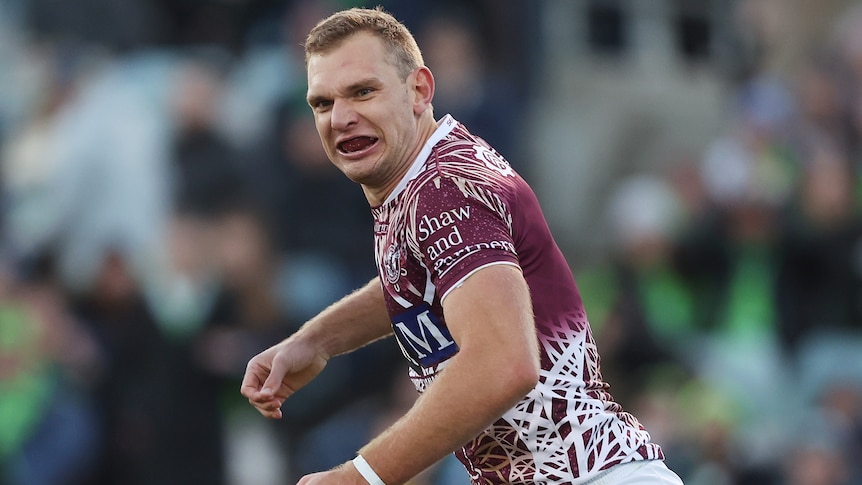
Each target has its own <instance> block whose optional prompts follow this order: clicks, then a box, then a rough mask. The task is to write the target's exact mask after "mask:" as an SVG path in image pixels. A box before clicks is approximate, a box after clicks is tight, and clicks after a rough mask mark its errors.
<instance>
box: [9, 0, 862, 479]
mask: <svg viewBox="0 0 862 485" xmlns="http://www.w3.org/2000/svg"><path fill="white" fill-rule="evenodd" d="M380 3H382V4H383V5H384V6H386V7H387V8H388V9H389V10H390V11H392V12H393V13H395V14H396V15H397V16H399V17H400V18H402V19H403V20H404V21H405V22H406V23H407V24H408V26H409V27H410V28H411V30H412V31H413V32H414V33H415V34H416V35H417V36H418V38H419V41H420V45H421V46H422V47H423V50H424V52H425V55H426V62H427V63H428V64H429V66H430V67H431V68H432V70H433V71H434V73H435V76H436V79H437V90H438V92H437V97H436V99H435V110H436V113H437V114H438V115H442V114H444V113H447V112H449V113H452V114H453V115H454V116H455V117H456V118H457V119H459V120H461V121H464V122H465V123H466V124H467V125H468V126H469V127H470V128H471V129H472V130H473V131H474V132H475V133H477V134H479V135H481V136H483V137H485V138H486V139H488V140H489V141H490V142H491V143H492V144H493V145H494V146H495V147H496V148H498V150H499V151H500V152H502V153H503V154H504V155H505V156H506V157H507V158H509V159H510V161H511V162H512V164H513V165H514V166H515V167H516V168H517V169H518V170H519V171H521V172H522V173H523V174H524V176H525V177H526V178H527V179H528V180H529V181H530V182H531V183H532V184H533V185H534V187H535V188H536V190H537V192H538V194H539V197H540V199H541V200H542V202H543V204H544V206H545V209H546V214H547V216H548V219H549V222H550V224H551V227H552V229H553V231H554V233H555V234H556V236H557V238H558V241H559V242H560V244H561V246H562V247H563V249H564V251H565V252H566V254H567V256H568V257H569V260H570V262H571V264H572V268H573V270H574V272H575V276H576V278H577V279H578V282H579V286H580V287H581V290H582V293H583V294H584V297H585V301H586V308H587V311H588V313H589V315H590V319H591V322H592V325H593V329H594V332H595V334H596V337H597V340H598V343H599V346H600V348H601V351H602V355H603V366H604V370H605V376H606V378H607V380H608V381H610V382H611V384H612V391H613V394H614V395H615V397H616V398H617V400H619V401H620V402H621V403H622V404H623V405H624V406H625V407H626V408H628V409H629V410H631V411H633V412H634V413H635V414H636V415H638V416H639V417H640V419H641V420H642V421H643V422H644V423H645V424H646V426H647V427H648V428H649V429H650V430H651V431H652V433H653V436H654V438H655V440H656V441H657V442H659V443H660V444H662V445H663V446H664V448H665V450H666V452H667V455H668V457H669V458H668V464H669V465H670V466H671V467H672V468H673V469H674V470H676V471H677V472H678V473H679V474H680V475H681V476H682V477H683V478H684V479H685V482H686V483H687V484H694V485H698V484H748V483H751V484H755V483H756V484H805V485H811V484H823V485H830V484H834V485H838V484H859V483H862V464H860V461H859V460H858V457H859V456H862V357H860V356H862V298H860V291H862V244H860V243H862V219H860V201H862V199H860V198H862V190H860V169H862V5H860V4H859V3H858V2H854V1H849V0H820V1H817V0H705V1H697V2H695V1H686V0H676V1H674V0H565V1H564V0H538V1H530V0H507V1H492V0H470V1H467V0H465V1H460V2H458V1H448V2H443V1H431V0H423V1H396V0H391V1H386V2H380ZM359 4H361V3H358V2H348V1H324V0H319V1H314V0H173V1H169V0H123V1H116V0H80V1H77V2H67V1H63V0H0V154H2V155H0V156H2V158H0V187H2V192H0V222H2V238H0V241H2V248H0V249H2V251H0V253H2V258H0V259H2V260H0V484H3V485H19V484H89V485H94V484H118V483H122V484H137V483H140V484H148V485H151V484H172V483H177V484H179V483H182V484H213V485H218V484H222V483H224V484H236V485H246V484H247V485H257V484H260V485H270V484H276V483H293V482H291V481H290V480H291V477H296V476H299V475H300V474H302V473H306V472H308V471H313V470H319V469H322V468H326V467H329V466H332V465H335V464H337V463H340V462H342V461H344V460H346V459H347V458H349V457H350V456H352V453H353V452H354V451H355V449H356V448H357V447H358V446H360V445H361V444H362V443H364V441H365V440H366V439H367V438H368V437H369V436H371V435H372V434H373V433H374V432H375V430H379V429H380V428H381V427H383V426H385V425H386V424H387V423H388V422H391V420H392V419H394V418H395V417H397V416H399V415H400V414H401V413H402V412H403V411H404V410H405V409H407V408H408V407H409V406H410V404H411V402H412V400H413V399H415V396H414V394H413V392H412V390H411V389H408V386H409V383H407V379H405V378H404V376H403V374H404V371H403V364H402V363H401V361H400V360H399V359H400V356H399V355H397V348H396V346H394V345H386V344H383V345H375V346H371V347H368V348H366V349H363V350H361V351H360V352H358V353H356V354H354V355H351V356H350V357H345V358H341V359H338V360H335V361H332V362H331V364H330V366H329V367H328V368H327V370H326V371H325V373H324V374H323V375H322V377H321V378H320V379H319V380H318V381H317V382H315V383H314V384H313V385H312V386H310V387H309V388H308V389H306V390H305V391H304V392H302V393H300V394H298V395H296V396H295V397H294V398H292V399H291V400H290V401H289V402H288V404H287V405H286V407H285V419H284V420H283V421H280V422H265V421H264V420H263V419H262V418H260V417H259V416H257V415H255V414H254V412H253V411H252V410H251V408H250V406H248V405H247V403H245V402H244V401H243V400H242V398H241V397H240V396H239V392H238V388H239V379H240V376H241V373H242V372H243V370H244V365H245V362H246V361H247V360H248V358H249V357H250V356H251V355H253V354H254V353H256V352H257V351H259V350H260V349H262V348H264V347H265V346H267V345H269V344H270V343H272V342H274V341H275V340H276V339H278V338H281V337H283V336H285V335H287V334H289V333H290V331H292V330H293V329H295V328H296V326H297V325H299V324H301V322H302V321H303V320H304V319H305V318H307V317H308V316H309V315H311V314H313V313H314V312H316V311H317V310H319V309H320V308H321V307H322V306H323V305H325V304H327V303H328V302H329V301H331V300H332V299H334V298H337V297H338V296H340V295H341V294H343V293H344V292H345V291H348V290H349V289H351V288H354V287H356V286H357V285H358V284H360V283H361V282H363V281H367V279H368V278H370V277H372V276H373V274H374V269H373V264H372V261H371V258H372V256H371V244H370V217H369V214H368V211H367V208H366V207H365V202H364V200H363V199H362V196H361V193H360V191H359V190H358V189H357V188H356V187H355V186H352V185H351V184H350V183H349V182H346V181H345V180H343V178H342V177H341V175H340V174H339V173H337V172H335V170H334V169H333V168H331V167H330V166H329V164H328V162H327V160H326V159H325V156H323V154H322V150H321V149H320V147H319V141H318V139H317V135H316V133H315V131H314V128H313V125H312V121H311V117H310V116H309V115H308V112H307V108H306V107H304V106H303V94H304V93H303V90H304V82H305V80H304V72H303V66H302V51H301V46H300V43H301V41H302V38H303V36H304V34H305V33H306V32H307V30H308V28H309V27H310V25H312V24H313V22H315V21H316V20H317V19H319V18H321V17H323V16H325V15H326V14H328V13H330V12H331V11H332V10H334V9H336V8H338V7H345V6H352V5H359ZM369 5H371V4H370V3H369ZM453 405H457V403H453ZM416 483H417V484H418V483H423V484H425V483H427V484H429V485H438V484H439V485H457V484H459V483H467V481H466V479H465V478H464V475H463V472H462V471H459V469H458V466H457V465H453V463H452V462H451V460H446V461H444V462H442V463H441V464H440V465H439V466H438V467H436V468H435V469H434V470H431V471H429V473H427V474H426V475H424V476H423V477H421V478H420V479H418V480H417V481H416Z"/></svg>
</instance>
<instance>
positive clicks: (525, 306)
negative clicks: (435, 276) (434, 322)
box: [443, 264, 538, 365]
mask: <svg viewBox="0 0 862 485" xmlns="http://www.w3.org/2000/svg"><path fill="white" fill-rule="evenodd" d="M443 313H444V315H445V318H446V324H447V326H448V327H449V331H450V332H451V333H452V336H453V338H454V339H455V341H456V342H457V343H458V346H459V347H460V349H461V352H462V353H463V352H477V353H481V354H484V355H486V356H487V355H488V354H493V355H494V357H493V360H496V359H497V358H498V357H499V356H503V358H504V359H523V361H524V363H526V364H535V365H538V343H537V339H536V329H535V322H534V319H533V311H532V304H531V300H530V291H529V288H528V286H527V282H526V281H525V280H524V277H523V274H522V273H521V270H520V268H518V267H517V266H514V265H511V264H493V265H489V266H486V267H483V268H481V269H479V270H478V271H476V272H475V273H473V274H472V275H470V276H469V277H468V278H466V279H465V280H464V281H463V282H462V283H461V284H460V285H459V286H458V287H457V288H455V289H453V290H452V291H450V292H449V293H448V295H447V297H446V298H445V299H444V300H443Z"/></svg>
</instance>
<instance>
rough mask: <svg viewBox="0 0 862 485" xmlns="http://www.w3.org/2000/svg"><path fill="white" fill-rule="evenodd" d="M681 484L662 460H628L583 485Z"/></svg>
mask: <svg viewBox="0 0 862 485" xmlns="http://www.w3.org/2000/svg"><path fill="white" fill-rule="evenodd" d="M623 483H624V484H625V485H683V483H682V479H681V478H679V476H677V474H676V473H674V472H672V471H671V470H670V468H668V467H667V465H665V464H664V462H663V461H662V460H645V461H630V462H628V463H621V464H619V465H615V466H613V467H611V468H609V469H607V470H605V471H603V472H602V473H600V474H599V475H598V476H596V478H593V479H592V480H590V481H588V482H586V483H585V484H584V485H617V484H623Z"/></svg>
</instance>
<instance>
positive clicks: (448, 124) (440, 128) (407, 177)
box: [381, 114, 458, 205]
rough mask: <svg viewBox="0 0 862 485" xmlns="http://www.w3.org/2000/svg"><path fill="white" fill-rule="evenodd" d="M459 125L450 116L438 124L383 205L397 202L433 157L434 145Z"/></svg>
mask: <svg viewBox="0 0 862 485" xmlns="http://www.w3.org/2000/svg"><path fill="white" fill-rule="evenodd" d="M457 124H458V121H456V120H455V118H453V117H452V115H449V114H447V115H446V116H444V117H443V118H442V119H441V120H440V121H438V122H437V129H436V130H434V133H432V134H431V136H430V137H429V138H428V140H427V141H426V142H425V145H424V146H423V147H422V151H420V152H419V155H417V156H416V159H415V160H413V163H412V164H411V165H410V169H409V170H407V173H405V174H404V177H402V178H401V181H400V182H398V185H396V186H395V189H394V190H393V191H392V193H391V194H389V197H386V200H385V201H383V204H381V205H386V204H388V203H389V202H391V201H393V200H395V197H398V194H400V193H401V191H403V190H404V188H405V187H407V184H408V183H410V181H411V180H413V179H415V178H416V177H417V176H418V175H419V173H420V172H421V171H422V167H423V166H424V165H425V161H426V160H428V157H429V156H430V155H431V150H433V149H434V145H436V144H437V143H439V142H440V140H442V139H443V137H445V136H446V135H448V134H449V133H450V132H451V131H452V130H453V129H455V125H457Z"/></svg>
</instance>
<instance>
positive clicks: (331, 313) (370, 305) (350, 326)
mask: <svg viewBox="0 0 862 485" xmlns="http://www.w3.org/2000/svg"><path fill="white" fill-rule="evenodd" d="M391 334H392V327H391V324H390V323H389V316H388V314H387V312H386V304H385V302H384V299H383V290H382V288H381V287H380V283H379V281H378V280H377V279H376V278H375V279H373V280H371V281H370V282H369V283H368V284H366V285H365V286H363V287H362V288H360V289H358V290H356V291H354V292H353V293H351V294H349V295H347V296H345V297H344V298H342V299H341V300H338V301H337V302H335V303H333V304H332V305H330V306H329V307H327V308H326V309H325V310H323V311H322V312H320V313H319V314H318V315H317V316H315V317H314V318H312V319H311V320H309V321H308V322H307V323H306V324H305V325H303V326H302V328H300V329H299V331H297V332H296V333H295V334H294V335H293V336H291V337H290V338H291V339H302V340H306V341H308V342H311V343H312V344H313V345H314V346H315V347H316V348H317V349H318V350H319V351H320V352H322V353H323V354H324V355H325V356H326V357H327V358H329V357H332V356H335V355H339V354H344V353H347V352H350V351H353V350H356V349H358V348H360V347H362V346H364V345H366V344H368V343H371V342H373V341H375V340H378V339H380V338H383V337H386V336H389V335H391Z"/></svg>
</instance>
